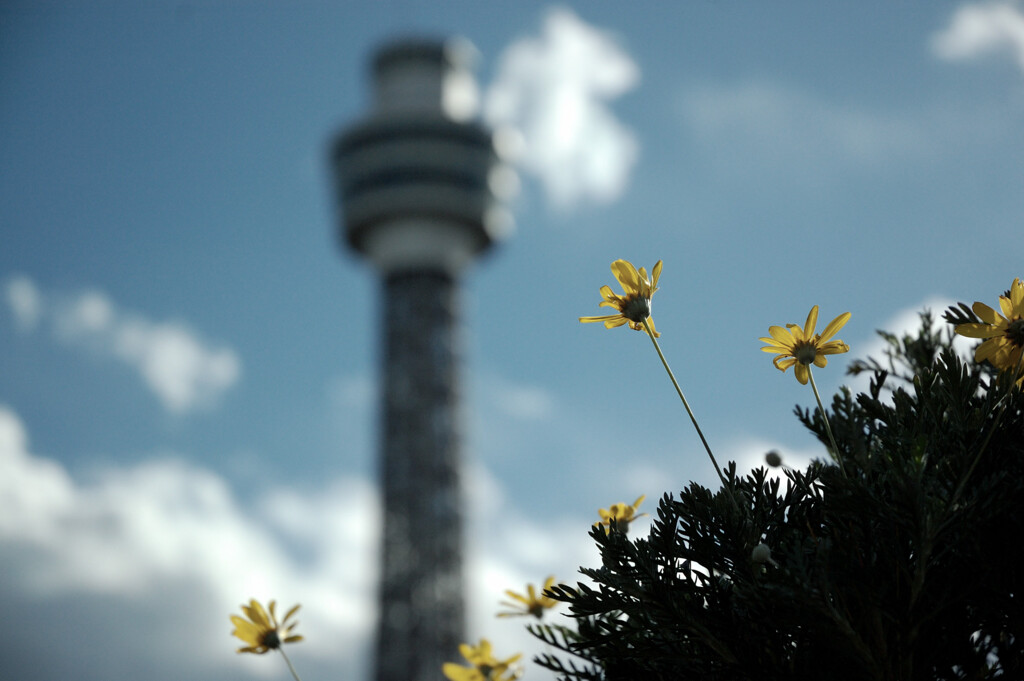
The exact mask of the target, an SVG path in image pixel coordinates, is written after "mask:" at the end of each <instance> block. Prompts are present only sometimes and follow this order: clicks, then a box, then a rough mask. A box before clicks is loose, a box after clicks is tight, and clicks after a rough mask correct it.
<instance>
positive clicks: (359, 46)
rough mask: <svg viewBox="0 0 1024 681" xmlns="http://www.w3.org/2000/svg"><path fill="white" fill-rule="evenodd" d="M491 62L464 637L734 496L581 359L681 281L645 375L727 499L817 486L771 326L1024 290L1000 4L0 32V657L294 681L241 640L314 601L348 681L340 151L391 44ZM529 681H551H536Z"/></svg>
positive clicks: (34, 665) (909, 312)
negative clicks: (501, 153) (641, 289)
mask: <svg viewBox="0 0 1024 681" xmlns="http://www.w3.org/2000/svg"><path fill="white" fill-rule="evenodd" d="M411 33H412V34H420V33H426V34H428V35H434V36H449V35H461V36H464V37H466V38H468V39H469V40H471V41H472V42H473V43H474V44H475V45H476V48H477V49H478V50H479V53H480V54H479V65H478V72H477V73H478V80H479V84H480V95H481V104H482V111H483V115H484V116H485V117H486V119H487V120H488V121H489V122H492V123H494V124H496V125H497V124H501V125H515V126H517V127H518V128H519V129H520V131H521V134H522V142H523V144H522V147H521V153H520V155H519V157H518V160H517V163H518V165H519V173H520V178H521V191H520V193H519V195H518V197H517V198H516V199H515V200H514V202H513V203H512V205H511V207H512V210H513V212H514V214H515V217H516V223H517V230H516V232H515V233H514V234H513V235H512V236H511V237H510V238H509V239H508V240H507V241H506V242H505V243H503V244H502V245H501V246H500V247H499V248H497V249H495V251H494V252H493V253H491V254H490V255H489V256H488V257H486V258H485V259H484V260H483V261H481V262H480V263H479V265H478V266H476V267H474V268H473V269H472V270H471V271H470V272H468V273H467V276H466V278H465V291H464V306H463V312H464V330H463V331H464V335H463V340H464V349H465V357H466V367H465V375H464V385H465V393H466V404H465V406H466V416H467V419H466V420H467V423H468V426H469V427H468V433H467V443H466V445H467V446H466V467H467V473H466V479H467V491H466V497H467V509H468V514H469V517H470V522H469V527H468V528H467V537H468V541H469V549H468V556H467V566H468V568H469V572H470V577H471V579H470V585H469V587H468V588H469V593H468V598H469V600H470V604H471V613H472V616H471V625H470V631H469V632H468V636H469V637H471V638H474V639H475V638H476V637H479V636H487V637H490V638H491V639H492V640H493V641H494V642H495V646H496V648H497V651H498V652H499V653H504V652H506V651H507V652H508V653H509V654H511V652H514V651H516V650H524V651H526V652H527V653H529V652H532V651H533V650H535V649H536V646H533V644H532V642H531V641H529V639H528V638H526V637H525V636H524V635H523V634H522V633H521V631H520V626H519V624H520V623H518V622H515V621H509V620H500V621H499V620H495V619H494V618H493V617H492V615H493V612H494V611H495V609H496V605H497V602H498V600H500V599H501V597H502V591H503V590H504V589H505V588H514V589H517V590H521V589H522V588H523V585H524V584H525V583H526V582H527V581H531V582H540V581H542V580H543V578H544V577H545V576H546V575H548V574H556V575H557V576H558V577H560V578H561V579H564V580H571V579H573V578H574V571H575V568H576V566H578V565H579V564H581V563H587V562H590V561H592V560H593V552H592V548H591V547H590V546H589V539H588V538H587V536H586V532H587V529H588V526H589V524H590V523H591V522H593V520H594V519H596V509H597V508H598V507H607V506H608V505H609V504H611V503H614V502H616V501H632V500H633V499H635V498H636V497H637V496H638V495H640V494H647V495H649V497H650V500H649V501H648V502H647V507H653V505H654V504H653V501H654V499H655V498H656V497H658V496H659V495H660V494H662V493H663V492H666V491H668V492H677V491H678V490H679V489H681V488H682V487H684V486H685V485H686V484H687V483H688V482H689V481H690V480H696V481H698V482H701V483H703V484H708V485H710V484H713V483H714V481H715V476H714V472H713V470H712V469H711V467H710V464H709V463H708V462H707V460H706V457H705V455H704V453H703V450H702V448H701V446H700V443H699V441H698V440H697V438H696V436H695V435H694V433H693V432H692V429H691V428H690V425H689V423H688V422H687V420H686V417H685V414H684V412H683V411H682V410H681V408H680V406H679V405H678V403H677V401H676V399H675V395H674V392H673V391H672V387H671V385H670V384H669V383H668V381H667V379H666V378H665V376H664V375H663V372H662V369H661V367H660V364H659V363H658V360H657V357H656V355H655V354H654V352H653V350H652V348H651V347H650V343H649V342H648V341H647V340H646V339H645V338H644V337H643V336H642V335H640V334H638V333H635V332H632V331H628V330H625V329H616V330H614V331H605V330H604V329H602V328H600V327H599V326H593V325H588V326H584V325H580V324H579V323H578V322H577V318H578V317H579V316H580V315H592V314H598V313H599V312H600V309H599V308H598V307H597V303H598V302H599V294H598V288H599V287H600V286H601V285H603V284H612V283H613V281H612V277H611V274H610V271H609V269H608V266H609V264H610V263H611V262H612V261H613V260H615V259H617V258H626V259H629V260H631V261H633V262H634V263H636V264H637V265H638V266H639V265H646V266H647V267H648V268H650V266H651V265H653V264H654V262H655V261H656V260H658V259H662V260H664V262H665V266H664V273H663V275H662V280H661V285H662V288H661V290H660V291H659V292H658V294H657V296H656V297H655V300H654V318H655V320H656V321H657V325H658V329H659V330H660V331H661V332H662V334H663V336H662V339H661V340H662V347H663V348H664V350H665V352H666V354H667V356H668V358H669V361H670V362H671V363H672V366H673V368H674V369H675V371H676V373H677V375H678V377H679V379H680V381H681V382H682V385H683V389H684V390H685V391H686V394H687V396H688V398H689V399H690V401H691V403H692V405H693V407H694V409H695V411H696V413H697V416H698V418H699V419H700V421H701V424H702V427H703V429H704V431H705V433H706V435H707V437H708V440H709V442H710V443H711V446H712V447H713V449H714V450H715V452H716V455H717V456H718V458H719V459H720V460H738V461H740V462H741V466H744V467H748V468H749V467H750V466H752V465H755V464H757V463H758V461H759V459H760V457H761V456H763V453H764V452H765V451H767V450H768V449H770V448H778V449H779V450H780V451H782V452H783V454H784V455H785V456H786V457H787V459H788V461H789V462H790V463H793V464H797V463H801V462H805V461H807V460H808V459H809V458H810V457H814V456H819V455H821V454H822V449H821V447H820V446H818V445H817V444H816V443H815V441H814V440H813V439H812V438H811V437H810V436H809V435H807V434H806V433H805V432H804V431H803V430H802V429H801V428H800V427H799V424H798V423H797V422H796V420H795V419H794V418H793V416H792V413H791V412H792V407H793V405H794V404H801V405H804V406H808V405H810V404H811V403H812V402H813V397H812V395H811V393H810V391H809V390H808V389H807V388H806V387H804V386H801V385H799V384H798V383H797V382H796V381H795V380H793V377H792V375H791V373H790V374H786V375H783V374H781V373H779V372H778V371H776V370H775V369H773V368H772V366H771V363H770V357H769V356H767V355H765V354H763V353H761V352H760V351H759V347H760V343H759V342H758V340H757V338H758V337H759V336H762V335H765V334H766V332H767V329H768V326H769V325H772V324H782V323H786V322H802V321H803V319H804V317H805V316H806V314H807V311H808V309H810V307H811V306H812V305H815V304H817V305H819V306H820V307H821V320H822V321H821V322H820V323H821V324H824V323H826V322H827V321H828V320H830V319H831V318H832V317H834V316H836V315H838V314H840V313H842V312H845V311H850V312H852V315H853V316H852V319H851V321H850V322H849V324H848V325H847V326H846V327H845V328H844V329H843V331H842V333H841V334H840V336H841V337H842V338H843V340H845V341H846V342H847V343H848V344H849V345H850V346H851V348H852V350H851V353H850V355H849V356H842V357H838V358H834V359H833V360H832V361H831V362H830V364H829V366H828V367H827V368H826V369H825V370H821V371H818V372H817V374H816V375H817V377H818V381H819V386H820V387H821V388H822V390H823V391H824V392H826V393H832V392H833V391H835V390H836V389H837V388H838V387H839V386H840V385H842V384H843V383H849V379H848V378H847V377H846V376H845V375H844V369H845V366H846V365H847V364H848V362H849V361H850V359H853V358H855V357H863V356H864V355H866V354H869V353H871V352H877V350H878V344H877V342H876V341H875V335H874V331H875V329H879V328H886V329H892V330H899V329H901V328H905V327H906V326H907V325H908V324H911V325H912V324H913V320H914V314H915V312H916V311H917V310H920V309H922V308H924V307H925V306H931V307H932V308H933V309H940V308H941V307H942V306H943V305H945V304H947V303H949V302H952V301H954V300H964V301H968V302H971V301H974V300H983V301H986V302H988V303H989V304H994V302H995V299H996V296H997V295H998V294H999V293H1001V292H1002V291H1003V290H1005V289H1006V288H1007V287H1008V286H1009V284H1010V282H1011V281H1012V280H1013V278H1014V277H1015V276H1021V275H1022V271H1021V268H1020V263H1021V243H1022V239H1021V228H1020V217H1021V215H1022V214H1024V192H1021V187H1022V186H1024V167H1022V165H1021V162H1020V159H1021V158H1024V133H1022V130H1024V5H1022V4H1021V3H1019V2H954V1H950V2H944V1H938V2H930V3H891V2H881V1H880V2H859V3H855V4H854V3H851V4H848V5H844V6H837V5H836V4H835V3H820V2H810V1H808V2H796V1H794V2H785V3H761V2H753V1H751V2H730V1H724V2H703V1H694V2H686V3H660V2H659V3H656V2H640V3H634V4H633V5H631V7H630V9H629V11H624V10H623V9H622V8H621V3H615V2H600V1H599V2H586V3H575V4H565V5H557V6H554V5H548V4H545V3H533V2H520V3H501V4H500V5H499V4H498V3H480V2H469V1H466V2H461V1H459V2H443V3H433V2H432V3H425V2H413V1H408V2H397V1H396V2H389V3H383V2H382V3H377V4H366V5H364V4H362V3H358V4H357V3H354V2H341V3H327V2H322V3H321V2H297V3H272V2H246V3H241V2H210V1H205V0H196V1H195V2H191V3H183V2H176V3H172V2H165V1H162V0H160V1H154V2H149V3H135V2H113V1H112V2H102V3H58V2H45V1H44V2H6V3H4V4H3V5H2V6H0V229H2V232H0V287H2V290H0V294H2V295H0V507H2V508H3V510H2V511H0V566H2V573H3V574H4V579H3V580H0V603H2V605H0V611H2V612H4V613H5V614H4V618H3V624H0V628H2V631H0V658H2V659H3V660H4V661H5V669H6V670H7V672H8V673H9V674H10V675H11V676H13V677H17V678H21V679H50V678H58V677H74V678H78V679H101V678H102V679H129V678H137V677H140V676H143V675H144V676H145V678H148V679H150V680H151V681H158V680H160V679H171V678H180V677H182V676H185V677H188V678H195V679H207V678H209V679H213V678H217V679H242V678H253V677H257V678H269V677H275V678H280V677H281V675H282V674H283V673H284V671H285V670H284V668H283V665H282V664H281V663H280V661H278V660H266V659H253V658H251V657H248V656H246V657H240V656H236V655H235V654H234V652H233V650H234V644H233V643H232V640H231V639H230V638H229V637H228V632H229V631H230V624H229V623H228V621H227V615H228V613H229V612H232V611H235V610H237V605H238V603H240V602H242V601H243V600H245V599H248V598H249V597H257V598H261V599H264V600H266V599H269V598H274V597H276V598H278V599H279V600H281V601H284V602H286V603H287V604H290V603H292V602H302V604H303V610H302V612H301V613H300V615H301V619H302V630H303V633H304V634H305V635H306V637H307V642H305V643H303V644H301V645H300V646H297V647H296V648H295V649H294V654H293V655H292V657H293V659H294V661H295V663H296V665H297V666H298V667H299V669H300V671H301V672H302V673H303V675H304V678H307V679H316V678H323V677H326V676H332V677H337V676H349V677H351V676H353V675H362V674H364V673H365V670H366V665H367V661H366V660H367V658H366V646H367V643H368V641H369V637H370V635H371V633H372V622H373V611H372V606H373V574H374V561H375V556H376V535H377V532H378V519H377V515H378V513H377V492H376V485H375V465H374V461H375V459H374V455H375V449H374V441H375V436H374V414H375V393H374V381H375V376H376V370H377V364H376V361H377V353H378V350H377V345H376V338H377V320H378V316H379V311H378V309H377V304H378V302H379V295H378V294H379V291H378V283H377V279H376V275H375V273H374V272H373V271H372V270H371V269H370V268H369V267H368V266H367V265H366V264H365V263H363V262H361V261H360V260H359V259H358V258H357V257H355V256H353V255H352V254H349V253H347V252H344V251H343V250H342V249H340V248H339V247H338V242H337V240H336V237H335V229H336V227H335V225H336V219H337V218H336V206H335V202H334V197H333V196H332V195H331V191H330V176H329V169H328V165H327V145H328V143H329V140H330V139H331V137H332V136H333V135H334V134H335V133H336V132H337V131H338V130H340V129H342V128H343V127H344V126H345V125H346V124H349V123H351V122H353V121H355V120H356V119H358V118H359V117H360V116H362V115H364V114H365V113H366V112H367V111H368V110H369V106H370V101H369V99H370V97H369V82H368V77H367V69H366V65H367V60H368V59H369V56H370V54H371V52H372V50H373V49H374V47H375V46H377V45H379V44H380V43H381V41H383V40H385V39H388V38H390V37H393V36H395V35H403V34H411ZM542 676H543V675H542V674H541V673H540V672H539V671H538V670H536V669H531V670H530V671H529V673H528V677H527V678H540V677H542Z"/></svg>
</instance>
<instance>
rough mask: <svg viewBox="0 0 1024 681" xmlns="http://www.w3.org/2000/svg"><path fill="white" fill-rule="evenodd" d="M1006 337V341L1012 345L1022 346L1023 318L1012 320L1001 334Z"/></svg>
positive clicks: (1023, 334)
mask: <svg viewBox="0 0 1024 681" xmlns="http://www.w3.org/2000/svg"><path fill="white" fill-rule="evenodd" d="M1003 335H1004V336H1006V340H1008V341H1010V342H1011V343H1013V344H1014V345H1017V346H1024V317H1021V318H1019V319H1014V320H1013V321H1012V322H1010V324H1009V326H1007V327H1006V331H1005V332H1003Z"/></svg>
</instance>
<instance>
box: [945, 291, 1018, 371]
mask: <svg viewBox="0 0 1024 681" xmlns="http://www.w3.org/2000/svg"><path fill="white" fill-rule="evenodd" d="M1009 293H1010V297H1009V298H1007V297H1006V296H999V309H1000V310H1001V311H1002V314H999V313H998V312H996V311H995V310H993V309H992V308H991V307H989V306H988V305H985V304H984V303H974V305H973V306H971V309H972V310H974V314H976V315H978V316H979V317H981V321H982V322H983V323H981V324H978V323H970V324H959V325H957V327H956V329H955V331H956V332H957V333H958V334H960V335H961V336H967V337H968V338H985V339H987V340H985V342H984V343H982V344H981V345H979V346H978V349H977V350H975V351H974V360H975V361H976V362H984V361H985V360H988V361H989V362H991V363H992V366H994V367H995V368H997V369H999V370H1000V371H1006V370H1010V371H1014V370H1016V369H1017V367H1018V366H1019V365H1020V361H1021V351H1022V350H1024V283H1021V280H1020V279H1014V280H1013V283H1012V284H1011V285H1010V291H1009ZM1022 380H1024V376H1022V377H1021V378H1020V379H1019V381H1022ZM1019 381H1018V382H1019Z"/></svg>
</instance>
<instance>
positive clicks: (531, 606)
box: [498, 576, 558, 619]
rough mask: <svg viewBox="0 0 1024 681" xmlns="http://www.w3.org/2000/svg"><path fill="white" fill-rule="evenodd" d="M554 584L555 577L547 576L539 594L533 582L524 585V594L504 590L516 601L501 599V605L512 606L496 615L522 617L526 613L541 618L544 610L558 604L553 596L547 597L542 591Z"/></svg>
mask: <svg viewBox="0 0 1024 681" xmlns="http://www.w3.org/2000/svg"><path fill="white" fill-rule="evenodd" d="M554 585H555V578H554V577H553V576H552V577H548V578H547V580H545V581H544V586H543V587H542V588H541V590H540V593H539V594H538V593H537V589H536V588H535V587H534V586H533V584H527V585H526V593H525V594H519V593H516V592H515V591H511V590H506V591H505V593H506V594H507V595H508V597H509V598H511V599H512V600H514V601H516V602H515V603H512V602H509V601H501V605H504V606H506V607H509V608H512V610H509V611H505V612H499V613H498V617H522V616H524V615H528V616H533V617H536V618H537V619H542V618H543V617H544V611H545V610H547V609H548V608H553V607H555V606H556V605H558V601H556V600H555V599H554V598H549V597H548V596H545V595H544V592H545V591H547V590H548V589H550V588H551V587H552V586H554Z"/></svg>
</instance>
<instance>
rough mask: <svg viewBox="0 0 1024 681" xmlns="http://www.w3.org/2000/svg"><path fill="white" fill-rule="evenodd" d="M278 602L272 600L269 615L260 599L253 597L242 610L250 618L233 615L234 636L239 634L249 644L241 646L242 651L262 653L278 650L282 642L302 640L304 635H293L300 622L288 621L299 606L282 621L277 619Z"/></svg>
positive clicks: (290, 611) (240, 650)
mask: <svg viewBox="0 0 1024 681" xmlns="http://www.w3.org/2000/svg"><path fill="white" fill-rule="evenodd" d="M276 610H277V602H276V601H270V615H269V617H268V616H267V611H266V610H264V609H263V606H262V605H260V603H259V601H257V600H256V599H253V600H251V601H249V605H243V606H242V612H243V613H245V616H246V617H248V618H249V619H244V618H242V617H239V616H238V615H232V616H231V622H232V624H234V625H235V630H234V631H232V632H231V635H232V636H237V637H238V638H240V639H242V641H244V642H245V643H248V644H249V645H247V646H245V647H244V648H239V649H238V652H240V653H257V654H259V655H262V654H263V653H265V652H267V651H268V650H277V649H278V648H280V647H281V644H282V643H296V642H298V641H301V640H302V636H299V635H297V634H296V635H293V634H292V633H291V632H292V629H294V628H295V626H296V625H297V624H298V622H292V623H291V624H289V623H288V620H289V619H291V617H292V615H294V614H295V613H296V612H298V610H299V606H298V605H296V606H295V607H293V608H292V609H291V610H289V611H288V613H287V614H286V615H285V616H284V619H282V620H281V621H280V622H278V621H277V612H276Z"/></svg>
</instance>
